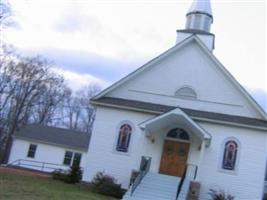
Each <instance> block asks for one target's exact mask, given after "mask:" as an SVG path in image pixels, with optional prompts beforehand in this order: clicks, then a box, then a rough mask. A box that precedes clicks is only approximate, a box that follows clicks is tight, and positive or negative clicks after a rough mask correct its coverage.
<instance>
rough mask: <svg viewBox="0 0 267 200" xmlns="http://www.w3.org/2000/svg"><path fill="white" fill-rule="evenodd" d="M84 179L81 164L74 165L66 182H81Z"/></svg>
mask: <svg viewBox="0 0 267 200" xmlns="http://www.w3.org/2000/svg"><path fill="white" fill-rule="evenodd" d="M81 179H82V170H81V168H80V166H78V165H73V166H71V168H70V170H69V171H68V174H67V177H66V179H65V182H66V183H72V184H74V183H79V182H80V181H81Z"/></svg>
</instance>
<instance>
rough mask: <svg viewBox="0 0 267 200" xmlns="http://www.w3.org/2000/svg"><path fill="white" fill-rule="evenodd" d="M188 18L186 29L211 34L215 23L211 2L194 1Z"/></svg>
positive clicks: (203, 0)
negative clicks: (211, 27)
mask: <svg viewBox="0 0 267 200" xmlns="http://www.w3.org/2000/svg"><path fill="white" fill-rule="evenodd" d="M186 18H187V21H186V28H185V29H189V30H192V29H193V30H200V31H205V32H209V31H210V26H211V24H212V22H213V16H212V11H211V5H210V0H194V2H193V3H192V5H191V7H190V9H189V10H188V12H187V14H186Z"/></svg>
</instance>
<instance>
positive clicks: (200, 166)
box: [196, 140, 206, 181]
mask: <svg viewBox="0 0 267 200" xmlns="http://www.w3.org/2000/svg"><path fill="white" fill-rule="evenodd" d="M205 148H206V144H205V140H203V141H202V142H201V146H200V153H199V159H198V164H197V165H198V171H197V177H196V181H200V178H199V172H201V169H202V162H203V157H204V153H205Z"/></svg>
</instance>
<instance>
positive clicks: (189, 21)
mask: <svg viewBox="0 0 267 200" xmlns="http://www.w3.org/2000/svg"><path fill="white" fill-rule="evenodd" d="M212 22H213V16H212V11H211V5H210V0H193V3H192V5H191V7H190V9H189V10H188V12H187V13H186V25H185V29H183V30H177V39H176V43H177V44H178V43H180V42H182V41H183V40H185V39H186V38H188V37H190V36H192V35H195V36H197V37H198V38H199V39H200V40H201V41H202V42H203V44H205V45H206V47H207V48H208V49H209V50H210V51H212V50H213V49H214V38H215V37H214V34H212V33H210V27H211V24H212Z"/></svg>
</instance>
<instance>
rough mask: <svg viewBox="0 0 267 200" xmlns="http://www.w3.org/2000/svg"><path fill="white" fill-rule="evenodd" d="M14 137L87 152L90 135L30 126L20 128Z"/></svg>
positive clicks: (35, 125) (54, 128)
mask: <svg viewBox="0 0 267 200" xmlns="http://www.w3.org/2000/svg"><path fill="white" fill-rule="evenodd" d="M14 136H15V138H21V139H28V140H32V141H36V142H43V143H46V144H51V145H55V146H64V147H66V148H73V149H78V150H82V151H87V150H88V146H89V141H90V136H91V134H89V133H83V132H79V131H74V130H69V129H64V128H57V127H51V126H43V125H39V124H31V125H28V126H25V127H23V128H21V129H20V130H19V131H17V132H16V133H15V135H14Z"/></svg>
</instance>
